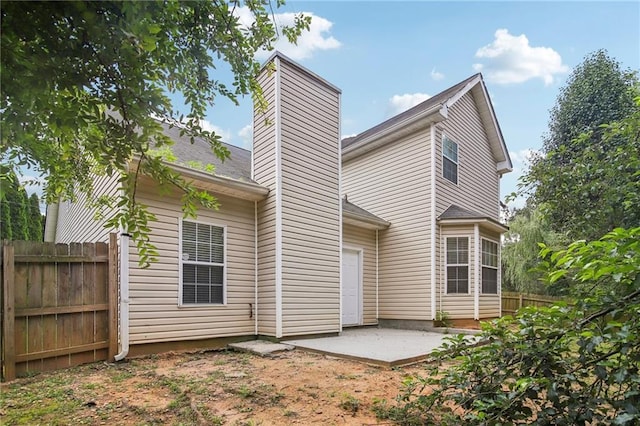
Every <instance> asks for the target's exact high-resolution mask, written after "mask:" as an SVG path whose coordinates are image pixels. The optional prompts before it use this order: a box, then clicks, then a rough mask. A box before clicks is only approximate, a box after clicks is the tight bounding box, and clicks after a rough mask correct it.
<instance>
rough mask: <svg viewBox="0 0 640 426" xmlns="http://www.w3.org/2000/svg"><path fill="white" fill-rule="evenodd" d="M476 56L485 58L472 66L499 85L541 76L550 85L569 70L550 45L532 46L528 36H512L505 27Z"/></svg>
mask: <svg viewBox="0 0 640 426" xmlns="http://www.w3.org/2000/svg"><path fill="white" fill-rule="evenodd" d="M476 58H481V59H485V61H484V63H477V64H473V68H474V69H475V70H476V71H482V72H483V73H484V74H485V76H486V77H487V80H489V81H493V82H495V83H498V84H510V83H523V82H525V81H527V80H531V79H532V78H541V79H542V80H543V81H544V84H545V85H549V84H551V83H553V81H554V79H555V77H556V76H557V75H558V74H563V73H566V72H568V71H569V67H567V66H566V65H564V64H563V63H562V58H561V57H560V54H559V53H558V52H556V51H555V50H553V49H552V48H550V47H532V46H530V45H529V40H528V39H527V36H526V35H524V34H521V35H519V36H513V35H511V34H509V30H506V29H499V30H497V31H496V32H495V39H494V40H493V42H491V43H490V44H488V45H486V46H484V47H481V48H480V49H478V51H477V52H476Z"/></svg>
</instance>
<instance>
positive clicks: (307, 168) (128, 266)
mask: <svg viewBox="0 0 640 426" xmlns="http://www.w3.org/2000/svg"><path fill="white" fill-rule="evenodd" d="M267 63H269V64H272V65H270V66H269V67H265V68H264V71H263V73H262V74H261V75H260V83H261V85H262V87H263V91H264V95H265V97H266V99H267V101H268V107H267V109H266V110H258V109H256V110H255V111H254V120H253V121H254V140H253V150H252V152H249V151H246V150H243V149H241V148H237V147H233V146H228V148H229V149H230V150H231V158H230V160H228V161H226V162H224V163H222V164H221V163H220V161H218V160H217V159H216V158H215V157H214V156H213V154H212V153H211V152H210V150H209V149H208V145H207V144H206V143H204V142H203V141H198V140H196V141H195V143H194V144H193V145H191V144H189V143H188V141H187V140H184V139H183V138H181V136H180V134H179V130H178V129H176V128H173V129H172V128H169V127H167V128H166V132H167V134H168V135H169V136H171V137H172V138H173V139H174V140H175V142H176V143H175V145H174V147H173V153H174V154H175V156H176V157H177V158H178V161H177V162H175V163H173V164H171V167H173V168H174V169H175V170H177V171H179V172H180V173H182V174H183V176H185V178H187V179H189V180H190V181H192V182H193V183H194V184H195V185H196V186H198V187H199V188H203V189H206V190H208V191H210V192H211V193H213V194H214V195H215V196H216V197H217V198H218V200H219V202H220V205H221V207H220V209H219V210H217V211H214V210H208V209H201V210H200V211H199V213H198V218H197V219H196V220H191V219H188V220H187V219H183V215H182V211H181V209H180V205H181V204H180V194H178V193H175V194H169V195H167V194H163V195H160V194H159V192H158V190H157V189H158V188H156V186H155V184H154V182H152V181H151V180H149V179H147V178H144V177H143V178H141V181H140V182H139V187H138V190H137V192H136V197H137V201H138V202H140V203H143V204H145V205H147V206H148V207H149V210H150V211H151V212H152V213H154V214H155V215H156V217H157V222H155V223H152V224H151V228H152V231H151V234H150V238H151V242H153V243H154V244H155V245H156V247H157V248H158V251H159V260H158V262H156V263H154V264H152V265H151V267H149V268H147V269H141V268H139V267H138V263H137V261H138V258H137V256H136V253H135V247H134V246H133V245H131V247H130V248H129V244H128V242H127V240H126V237H123V244H122V247H121V259H122V268H121V278H120V279H121V301H122V305H121V306H122V307H121V314H122V319H121V327H120V328H121V330H122V332H123V337H122V339H123V341H124V340H126V341H127V342H128V343H130V345H131V353H132V354H141V353H149V352H154V351H158V350H162V349H168V348H172V347H176V345H178V347H197V346H206V345H212V344H216V342H219V341H224V340H225V339H236V338H247V337H253V336H267V337H271V338H275V339H287V338H290V337H293V336H309V335H326V334H336V333H339V332H340V331H341V330H342V329H343V328H344V327H348V326H362V325H381V326H389V327H404V328H418V329H428V328H429V327H431V326H432V325H433V321H434V320H435V319H436V317H437V315H438V313H439V312H446V313H447V314H448V315H449V317H450V318H453V319H458V318H459V319H475V320H478V319H483V318H493V317H498V316H500V313H501V312H500V268H499V265H500V244H499V242H500V235H501V233H503V232H504V231H505V230H506V227H505V226H504V225H502V224H501V223H500V222H499V193H500V191H499V186H500V177H501V176H502V174H504V173H507V172H509V171H511V161H510V158H509V154H508V151H507V149H506V145H505V143H504V140H503V138H502V134H501V132H500V128H499V126H498V122H497V120H496V117H495V113H494V111H493V108H492V106H491V101H490V99H489V96H488V93H487V89H486V87H485V85H484V82H483V80H482V77H481V75H479V74H476V75H474V76H472V77H470V78H468V79H466V80H464V81H462V82H460V83H458V84H456V85H455V86H453V87H451V88H449V89H447V90H445V91H444V92H442V93H440V94H438V95H436V96H434V97H432V98H430V99H428V100H426V101H425V102H423V103H421V104H419V105H417V106H415V107H414V108H412V109H410V110H408V111H405V112H403V113H401V114H399V115H397V116H395V117H393V118H391V119H389V120H387V121H385V122H383V123H381V124H379V125H377V126H375V127H373V128H371V129H369V130H367V131H365V132H363V133H361V134H359V135H357V136H355V137H352V138H347V139H345V140H343V141H341V140H340V98H341V91H340V90H339V89H338V88H336V87H335V86H333V85H332V84H331V83H329V82H327V81H325V80H324V79H322V78H321V77H319V76H317V75H316V74H314V73H313V72H311V71H309V70H307V69H305V68H304V67H302V66H300V65H299V64H297V63H295V62H293V61H292V60H290V59H288V58H287V57H285V56H284V55H282V54H280V53H276V54H274V55H273V56H272V57H271V59H270V60H269V61H267ZM193 160H195V161H201V162H211V163H213V164H215V166H216V171H215V174H212V173H208V172H206V171H203V170H199V169H195V168H192V167H188V166H186V164H191V163H190V161H193ZM131 166H132V167H134V166H135V165H134V164H132V165H131ZM95 184H96V185H95V187H96V189H97V191H98V192H99V193H100V194H114V193H115V191H116V181H115V179H112V178H108V177H106V178H101V179H97V180H96V182H95ZM84 201H85V200H82V199H79V200H77V202H75V203H68V202H63V203H59V204H58V205H55V206H50V209H49V213H50V214H49V215H48V218H47V229H46V234H47V236H46V238H47V239H48V240H50V241H57V242H70V241H80V240H83V241H106V240H107V236H108V232H109V231H110V230H108V229H105V228H104V227H103V221H101V220H96V215H95V211H93V208H92V207H91V206H89V205H87V204H86V203H84ZM125 352H126V351H125Z"/></svg>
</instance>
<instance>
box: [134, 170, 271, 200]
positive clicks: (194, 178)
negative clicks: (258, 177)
mask: <svg viewBox="0 0 640 426" xmlns="http://www.w3.org/2000/svg"><path fill="white" fill-rule="evenodd" d="M164 164H165V165H166V166H167V167H169V168H170V169H171V170H173V171H175V172H178V173H179V174H180V175H181V176H182V177H183V178H184V179H185V180H186V181H187V182H189V183H191V184H193V185H194V186H195V187H196V188H198V189H203V190H206V191H208V192H212V193H216V194H222V195H228V196H230V197H233V198H239V199H241V200H248V201H261V200H264V199H266V198H267V195H269V188H267V187H264V186H262V185H258V184H257V183H253V182H243V181H239V180H236V179H231V178H227V177H224V176H216V175H212V174H210V173H206V172H204V171H201V170H196V169H192V168H190V167H185V166H181V165H179V164H174V163H169V162H166V161H165V162H164ZM137 165H138V162H137V161H132V162H131V163H130V170H131V171H134V172H135V170H136V169H137Z"/></svg>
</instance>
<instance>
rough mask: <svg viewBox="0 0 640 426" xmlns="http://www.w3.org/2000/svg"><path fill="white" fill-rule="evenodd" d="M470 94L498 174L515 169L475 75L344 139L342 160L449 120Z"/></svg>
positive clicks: (483, 87) (481, 80) (482, 85)
mask: <svg viewBox="0 0 640 426" xmlns="http://www.w3.org/2000/svg"><path fill="white" fill-rule="evenodd" d="M468 92H472V94H473V97H474V100H475V102H476V104H477V105H478V111H479V114H480V118H481V120H482V121H483V123H484V127H485V129H486V131H487V136H488V138H489V143H490V144H491V150H492V152H493V155H494V157H495V159H496V161H497V163H498V165H497V171H498V173H500V174H503V173H508V172H510V171H511V170H512V169H513V165H512V163H511V158H510V157H509V151H508V150H507V146H506V144H505V142H504V138H503V136H502V130H501V129H500V125H499V124H498V120H497V118H496V115H495V111H494V109H493V105H492V104H491V100H490V98H489V92H488V91H487V88H486V86H485V84H484V80H483V79H482V74H480V73H478V74H474V75H472V76H471V77H469V78H467V79H465V80H463V81H461V82H459V83H458V84H456V85H454V86H451V87H449V88H448V89H446V90H444V91H442V92H440V93H438V94H437V95H435V96H432V97H430V98H429V99H427V100H425V101H424V102H421V103H419V104H418V105H416V106H414V107H412V108H410V109H408V110H406V111H404V112H402V113H400V114H398V115H396V116H394V117H391V118H390V119H388V120H386V121H384V122H382V123H380V124H378V125H377V126H374V127H372V128H370V129H368V130H366V131H364V132H362V133H360V134H358V135H356V136H353V137H349V138H345V139H343V140H342V161H347V160H349V159H351V158H354V157H357V156H359V155H362V154H364V153H366V152H369V151H371V150H373V149H375V148H378V147H379V146H381V145H384V144H386V143H388V142H390V141H393V140H395V139H397V138H398V137H400V136H403V135H405V134H408V133H411V132H413V131H415V130H417V129H420V128H424V127H426V126H428V125H430V124H431V123H436V122H439V121H443V120H446V119H447V117H448V110H449V108H450V107H451V106H453V105H454V104H455V103H456V102H457V101H458V100H459V99H460V98H462V97H463V96H464V95H465V94H466V93H468Z"/></svg>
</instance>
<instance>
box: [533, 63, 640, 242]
mask: <svg viewBox="0 0 640 426" xmlns="http://www.w3.org/2000/svg"><path fill="white" fill-rule="evenodd" d="M638 87H639V86H638V80H637V78H636V75H635V73H633V72H629V71H621V69H620V65H619V64H618V63H617V62H616V61H614V60H613V59H611V58H609V57H608V56H607V54H606V52H604V51H598V52H595V53H593V54H591V55H589V56H587V58H585V60H584V62H583V63H582V64H580V65H579V66H578V67H576V69H575V70H574V72H573V74H572V75H571V77H570V78H569V81H568V83H567V85H566V86H565V87H564V88H563V89H562V90H561V93H560V95H559V96H558V100H557V103H556V105H555V106H554V108H553V109H552V110H551V118H550V122H549V134H548V135H547V136H546V138H545V140H544V154H543V155H540V156H539V157H538V158H536V159H534V161H532V165H531V167H530V169H529V171H528V172H527V173H526V174H525V176H524V177H523V179H522V185H521V188H524V190H525V191H526V192H528V193H529V195H530V196H531V200H532V203H533V204H534V205H536V206H539V207H540V208H541V210H542V212H543V214H544V215H545V217H546V219H547V221H548V222H549V223H550V224H551V226H552V229H553V230H554V231H556V232H560V233H566V234H567V235H568V236H569V237H570V238H571V239H578V238H586V239H594V238H598V237H599V236H601V235H603V234H604V233H606V232H608V231H610V230H611V229H613V228H615V227H619V226H621V227H629V226H636V225H637V224H638V223H640V221H639V219H640V214H639V213H638V209H635V208H630V204H631V203H632V202H633V200H634V199H636V198H637V197H635V195H634V193H633V192H630V191H632V190H634V189H635V192H636V193H637V183H638V175H637V174H636V172H637V170H638V168H637V164H638V151H639V149H638V144H639V141H638V135H637V134H632V133H628V132H624V131H623V130H622V129H614V128H611V127H610V126H608V125H606V123H624V122H625V121H626V120H634V119H635V118H633V117H637V114H638V108H639V106H638V104H637V103H634V97H635V96H638V94H640V91H639V89H638ZM622 125H624V124H622Z"/></svg>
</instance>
